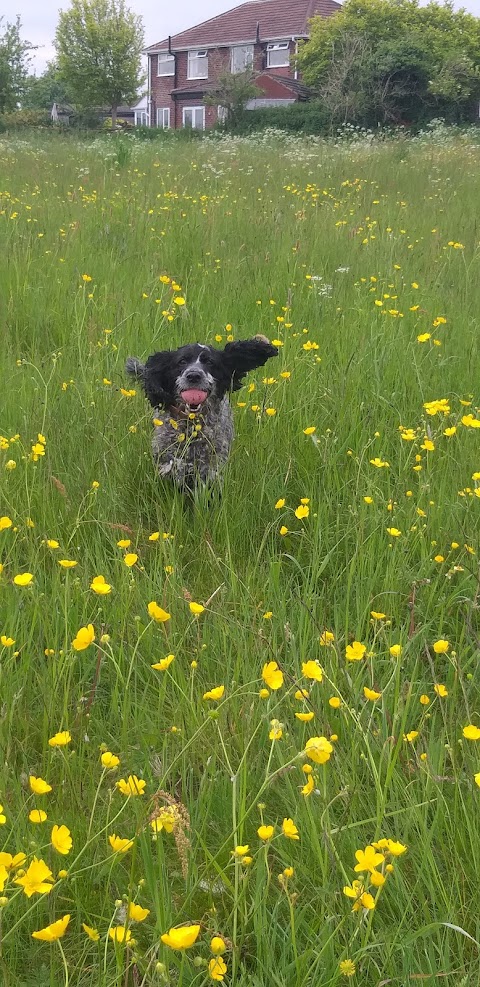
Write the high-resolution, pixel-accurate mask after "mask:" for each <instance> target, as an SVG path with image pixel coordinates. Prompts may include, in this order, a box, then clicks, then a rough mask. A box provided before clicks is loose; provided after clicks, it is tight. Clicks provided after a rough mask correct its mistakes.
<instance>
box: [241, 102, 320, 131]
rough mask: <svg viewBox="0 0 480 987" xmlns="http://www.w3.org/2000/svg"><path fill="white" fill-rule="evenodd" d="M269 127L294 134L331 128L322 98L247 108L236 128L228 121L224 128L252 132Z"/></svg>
mask: <svg viewBox="0 0 480 987" xmlns="http://www.w3.org/2000/svg"><path fill="white" fill-rule="evenodd" d="M267 127H274V128H276V129H280V130H285V131H287V132H288V133H294V134H324V133H327V132H328V131H329V130H330V120H329V116H328V113H327V111H326V109H325V107H324V106H323V104H322V103H321V102H320V100H314V101H312V102H309V103H289V104H288V105H287V106H266V107H262V108H261V109H258V110H246V111H245V113H244V114H243V116H242V118H241V120H240V122H239V123H238V125H237V126H236V127H235V128H233V127H232V126H231V125H230V126H229V124H228V121H227V123H226V125H225V126H224V127H222V130H227V131H230V132H233V131H234V132H235V133H237V134H250V133H252V131H255V130H264V129H265V128H267Z"/></svg>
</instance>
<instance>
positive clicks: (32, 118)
mask: <svg viewBox="0 0 480 987" xmlns="http://www.w3.org/2000/svg"><path fill="white" fill-rule="evenodd" d="M51 123H52V118H51V116H50V113H49V111H48V110H14V112H13V113H2V114H1V115H0V132H1V133H4V132H5V131H6V130H17V129H19V130H20V129H22V128H24V127H49V126H50V125H51Z"/></svg>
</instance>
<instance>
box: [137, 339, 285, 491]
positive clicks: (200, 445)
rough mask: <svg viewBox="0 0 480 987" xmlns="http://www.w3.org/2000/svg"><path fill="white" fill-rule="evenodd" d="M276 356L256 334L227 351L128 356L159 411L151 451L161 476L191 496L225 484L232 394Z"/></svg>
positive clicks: (197, 348)
mask: <svg viewBox="0 0 480 987" xmlns="http://www.w3.org/2000/svg"><path fill="white" fill-rule="evenodd" d="M277 355H278V350H277V349H276V347H275V346H272V344H271V343H269V341H268V339H266V337H265V336H255V337H254V338H253V339H244V340H239V341H238V342H235V343H227V345H226V346H225V348H224V349H223V350H217V349H215V348H214V347H213V346H207V345H205V344H203V343H191V344H188V345H187V346H180V348H179V349H177V350H164V351H162V352H160V353H154V354H153V356H149V358H148V360H147V362H146V363H141V362H140V360H137V358H136V357H129V359H128V360H127V363H126V371H127V373H128V374H130V375H131V376H133V377H136V379H137V380H138V381H139V383H140V384H141V386H142V387H143V389H144V391H145V394H146V396H147V398H148V400H149V401H150V404H151V405H152V407H153V408H154V409H155V411H156V413H157V418H156V419H154V426H155V431H154V435H153V440H152V448H153V456H154V460H155V463H156V466H157V470H158V473H159V474H160V476H163V477H169V478H170V479H171V480H172V481H173V482H174V483H175V484H176V485H177V486H178V487H180V488H181V489H182V490H188V491H191V492H192V491H193V490H194V489H195V488H196V487H198V486H199V485H203V486H209V485H210V484H212V482H215V481H218V480H220V478H221V474H222V468H223V467H224V465H225V463H226V461H227V459H228V456H229V453H230V448H231V445H232V442H233V438H234V426H233V414H232V409H231V407H230V402H229V400H228V394H229V392H230V391H238V389H239V388H240V387H241V386H242V383H243V378H244V377H245V374H247V373H248V372H249V371H250V370H255V368H256V367H263V365H264V364H265V363H266V362H267V360H269V359H270V358H271V357H273V356H277Z"/></svg>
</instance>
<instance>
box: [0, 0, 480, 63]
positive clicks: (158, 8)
mask: <svg viewBox="0 0 480 987" xmlns="http://www.w3.org/2000/svg"><path fill="white" fill-rule="evenodd" d="M239 3H240V0H239V2H238V3H236V2H235V0H200V2H198V0H177V2H176V3H175V4H172V5H171V7H170V9H168V8H169V6H170V5H169V4H167V3H166V0H127V5H128V6H129V7H130V8H131V9H132V10H134V11H135V13H137V14H141V16H142V17H143V22H144V25H145V44H146V45H151V44H154V43H155V42H156V41H162V40H163V38H166V37H168V35H169V34H177V33H178V32H179V31H184V30H185V28H187V27H193V26H194V25H195V24H199V23H201V21H206V20H207V19H208V18H209V17H215V15H216V14H221V13H222V12H223V11H225V10H231V8H232V7H236V6H239ZM272 3H275V0H272ZM68 6H69V3H68V0H65V2H60V3H58V6H57V2H56V0H43V3H42V0H0V15H2V16H3V17H4V18H5V20H7V21H14V20H15V18H16V16H17V14H18V15H19V17H20V20H21V23H22V37H23V38H25V39H27V40H28V41H31V43H32V44H34V45H38V46H39V48H38V51H37V52H36V53H35V54H34V57H33V62H32V64H33V66H34V67H35V70H36V71H37V72H41V71H42V70H43V69H44V68H45V64H46V62H47V61H49V60H50V59H51V58H53V55H54V48H53V44H52V41H53V37H54V35H55V28H56V26H57V20H58V10H59V9H63V10H65V9H67V7H68ZM454 6H455V8H456V9H457V10H458V9H459V8H460V7H465V8H466V10H469V11H470V12H471V13H472V14H476V15H477V16H479V17H480V0H464V2H463V3H462V2H460V0H455V3H454ZM162 8H163V10H162Z"/></svg>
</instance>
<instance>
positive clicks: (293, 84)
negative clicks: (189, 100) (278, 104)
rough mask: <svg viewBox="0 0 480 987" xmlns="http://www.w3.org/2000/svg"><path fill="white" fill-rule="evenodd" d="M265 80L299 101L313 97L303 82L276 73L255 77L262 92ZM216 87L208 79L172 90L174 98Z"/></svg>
mask: <svg viewBox="0 0 480 987" xmlns="http://www.w3.org/2000/svg"><path fill="white" fill-rule="evenodd" d="M264 79H269V80H272V81H273V82H275V83H278V84H279V85H280V86H283V88H284V89H288V90H289V92H290V93H291V94H292V95H295V96H298V98H299V99H307V98H308V97H309V96H311V95H312V90H311V89H309V88H308V86H305V85H304V84H303V83H302V82H299V81H298V79H290V78H289V77H288V76H286V75H275V73H274V72H260V73H259V74H258V75H257V76H256V77H255V85H256V86H257V88H258V89H259V90H260V91H262V81H263V80H264ZM216 85H217V83H216V82H208V81H207V80H206V79H204V80H201V79H200V80H196V81H195V80H192V81H191V82H187V83H186V84H185V85H184V86H179V87H178V88H177V89H172V96H174V97H175V96H203V95H204V94H205V93H208V92H209V91H210V90H212V89H215V88H216Z"/></svg>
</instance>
